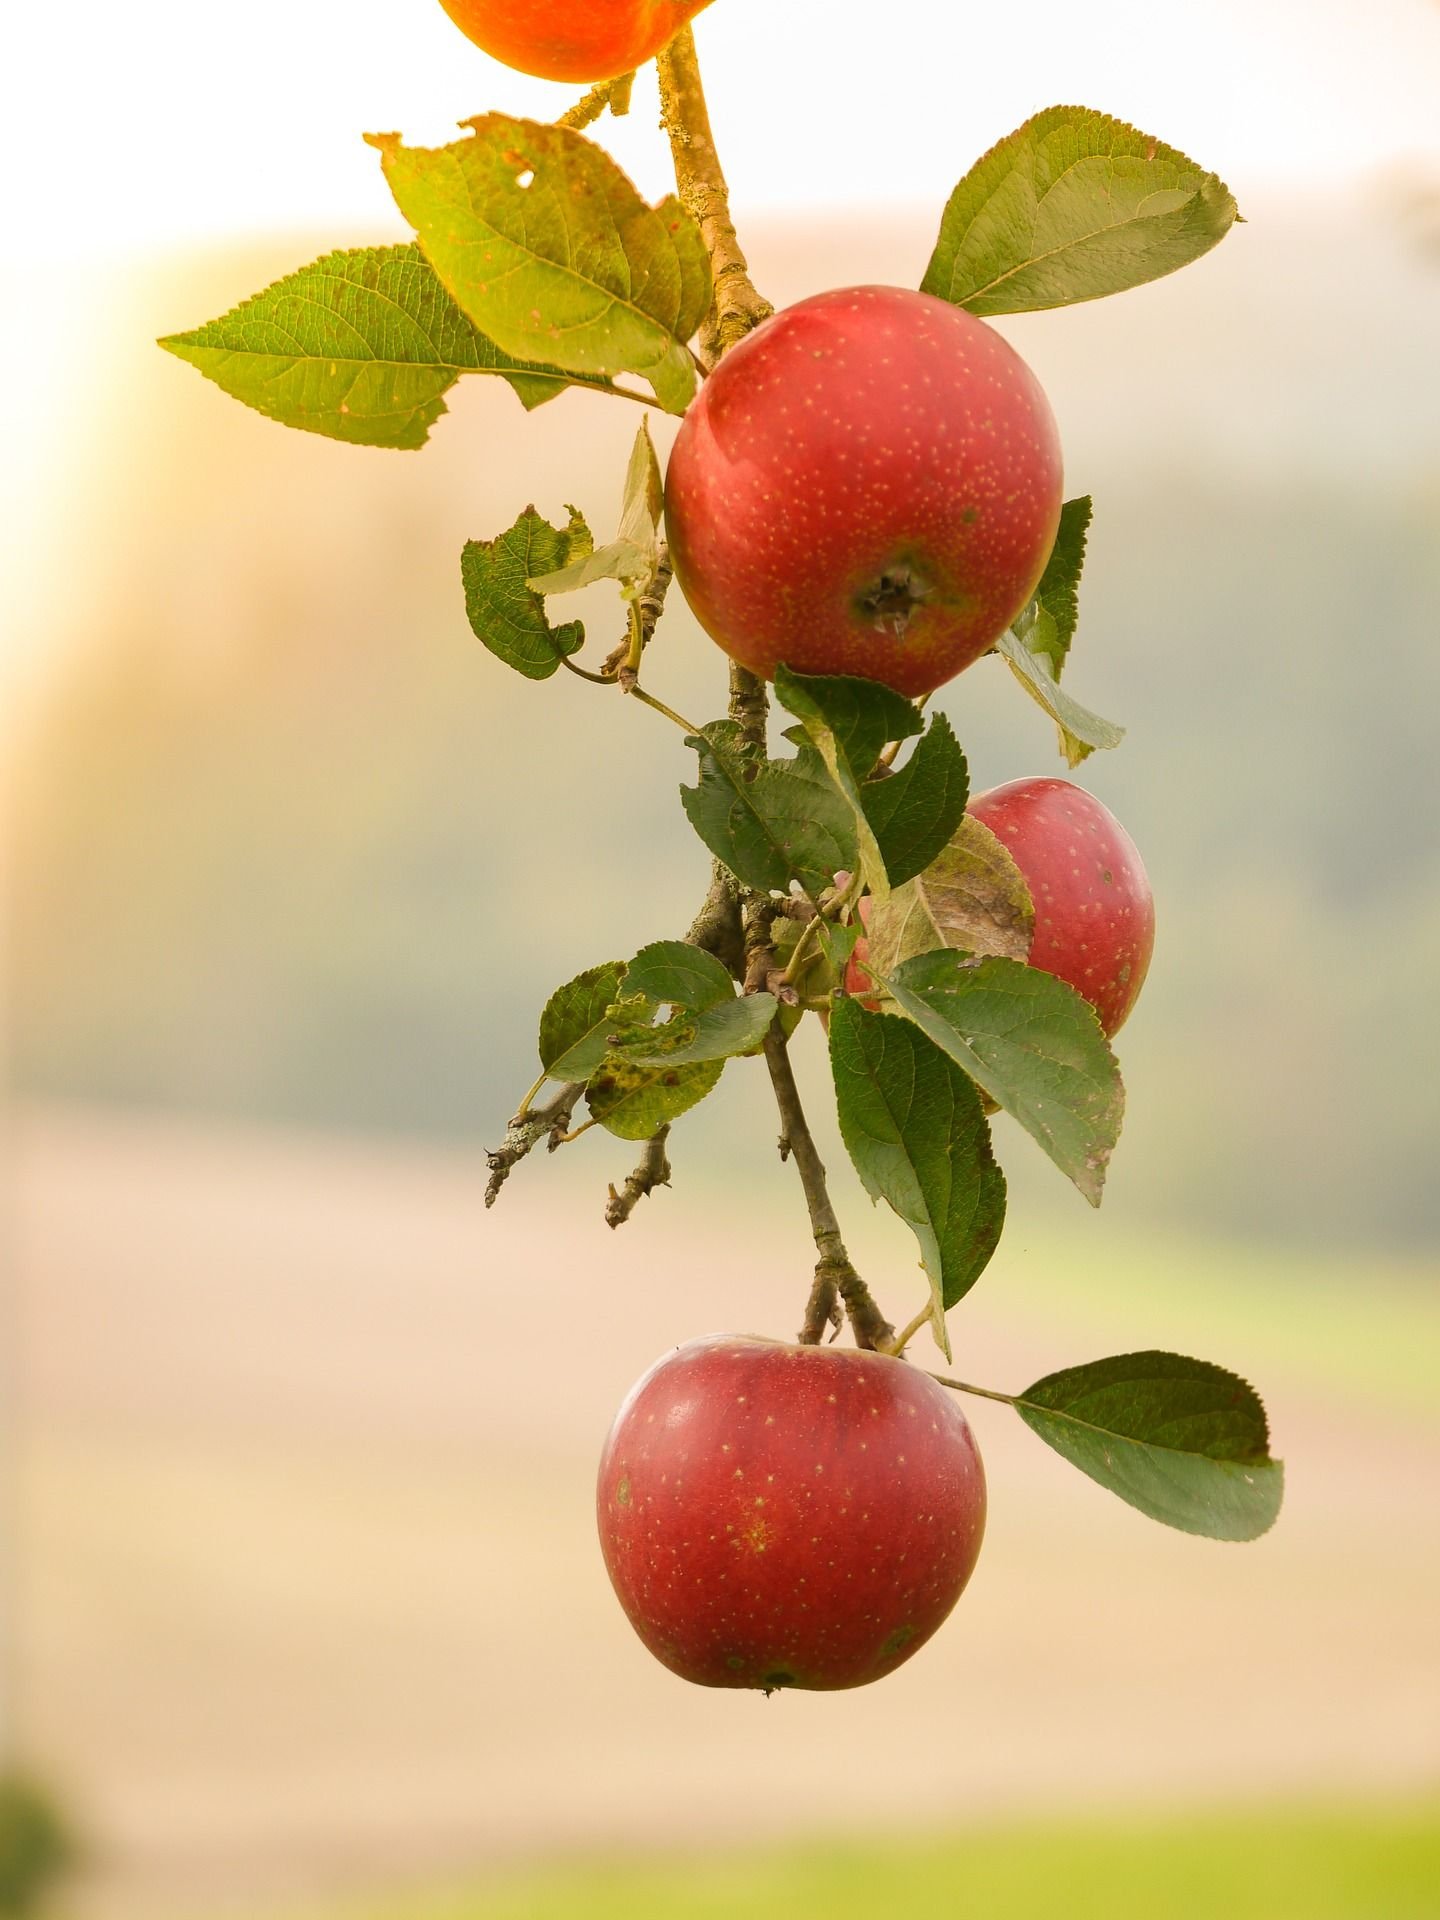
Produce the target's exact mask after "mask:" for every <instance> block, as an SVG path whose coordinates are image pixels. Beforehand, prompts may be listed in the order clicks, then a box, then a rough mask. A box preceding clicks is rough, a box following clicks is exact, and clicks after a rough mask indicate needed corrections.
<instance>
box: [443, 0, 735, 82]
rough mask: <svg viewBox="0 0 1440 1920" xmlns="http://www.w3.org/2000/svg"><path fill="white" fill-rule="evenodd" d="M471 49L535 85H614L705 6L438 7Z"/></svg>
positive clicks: (539, 3)
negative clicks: (557, 82) (527, 77)
mask: <svg viewBox="0 0 1440 1920" xmlns="http://www.w3.org/2000/svg"><path fill="white" fill-rule="evenodd" d="M441 4H442V6H443V7H444V9H445V11H446V12H447V13H448V14H449V16H450V18H451V19H452V20H453V21H454V22H455V24H456V26H457V27H459V29H460V31H461V32H462V33H464V34H465V35H467V36H468V38H469V39H471V40H473V41H474V42H475V44H476V46H477V47H483V48H484V50H485V52H486V53H488V54H491V55H493V57H494V58H495V59H496V60H503V61H504V63H505V65H506V66H507V67H518V68H519V70H520V71H521V73H533V74H537V75H538V76H539V77H540V79H542V80H575V81H580V80H613V79H614V78H615V76H616V75H617V74H621V73H629V72H630V71H631V70H632V68H635V67H638V66H642V65H643V64H644V62H645V61H647V60H650V59H653V57H654V56H655V55H656V54H657V53H658V52H659V51H660V49H661V48H662V47H663V46H665V45H666V44H667V42H668V41H670V40H673V39H674V37H675V35H676V34H677V33H678V32H679V31H680V29H681V27H683V26H684V25H685V23H686V21H687V20H692V19H693V18H694V17H695V15H696V14H697V13H699V11H700V9H701V8H702V7H704V6H708V4H709V0H441Z"/></svg>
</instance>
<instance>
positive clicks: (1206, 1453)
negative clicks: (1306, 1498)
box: [1015, 1353, 1284, 1540]
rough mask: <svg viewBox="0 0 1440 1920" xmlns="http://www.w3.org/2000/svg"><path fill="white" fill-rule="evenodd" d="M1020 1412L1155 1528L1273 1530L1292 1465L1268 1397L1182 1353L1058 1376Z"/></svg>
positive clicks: (1218, 1535) (1131, 1358) (1242, 1534)
mask: <svg viewBox="0 0 1440 1920" xmlns="http://www.w3.org/2000/svg"><path fill="white" fill-rule="evenodd" d="M1015 1410H1016V1412H1017V1413H1018V1414H1019V1415H1020V1418H1021V1419H1022V1420H1023V1421H1024V1422H1025V1424H1026V1425H1027V1426H1028V1427H1031V1428H1032V1429H1033V1430H1034V1431H1035V1432H1036V1433H1038V1434H1039V1436H1040V1438H1041V1439H1042V1440H1043V1441H1045V1443H1046V1444H1047V1446H1051V1447H1053V1448H1054V1449H1055V1451H1056V1452H1057V1453H1059V1454H1063V1455H1064V1457H1065V1458H1066V1459H1067V1460H1068V1461H1069V1462H1070V1463H1071V1465H1072V1466H1076V1467H1079V1469H1080V1471H1081V1472H1082V1473H1088V1474H1089V1476H1090V1478H1091V1479H1092V1480H1097V1481H1098V1482H1099V1483H1100V1485H1101V1486H1102V1487H1107V1488H1108V1489H1109V1490H1110V1492H1111V1493H1118V1494H1119V1496H1120V1498H1121V1499H1122V1500H1125V1501H1128V1502H1129V1504H1130V1505H1131V1506H1132V1507H1138V1508H1139V1509H1140V1511H1141V1513H1144V1514H1148V1515H1149V1517H1150V1518H1151V1519H1152V1520H1160V1521H1163V1523H1164V1524H1165V1525H1166V1526H1167V1527H1179V1528H1180V1530H1181V1531H1182V1532H1183V1533H1199V1534H1203V1535H1204V1536H1205V1537H1206V1538H1207V1539H1210V1540H1255V1539H1258V1538H1259V1536H1260V1535H1261V1534H1262V1533H1265V1532H1266V1531H1267V1530H1268V1529H1269V1528H1270V1527H1272V1526H1273V1525H1274V1524H1275V1519H1276V1516H1277V1515H1278V1514H1279V1512H1280V1501H1281V1496H1282V1494H1283V1492H1284V1468H1283V1467H1282V1466H1281V1463H1280V1462H1279V1461H1278V1460H1272V1459H1271V1457H1270V1431H1269V1425H1268V1422H1267V1421H1266V1418H1265V1409H1264V1407H1263V1406H1262V1405H1261V1403H1260V1397H1259V1395H1258V1394H1257V1393H1256V1392H1255V1389H1254V1388H1253V1387H1252V1386H1249V1385H1248V1384H1247V1383H1246V1382H1245V1381H1244V1380H1242V1379H1240V1377H1239V1376H1238V1375H1237V1374H1233V1373H1227V1372H1226V1370H1225V1369H1224V1368H1223V1367H1216V1366H1212V1365H1211V1364H1210V1362H1209V1361H1207V1360H1187V1359H1185V1358H1184V1357H1183V1356H1182V1355H1180V1354H1178V1353H1126V1354H1120V1355H1118V1356H1116V1357H1115V1358H1114V1359H1110V1360H1097V1361H1095V1362H1094V1363H1093V1364H1092V1365H1090V1366H1086V1367H1071V1368H1069V1369H1067V1370H1066V1371H1065V1372H1064V1373H1052V1374H1049V1375H1047V1377H1046V1378H1045V1379H1044V1380H1038V1381H1037V1382H1036V1383H1035V1385H1034V1386H1033V1387H1029V1388H1027V1389H1026V1391H1025V1392H1024V1393H1022V1394H1020V1395H1019V1396H1018V1397H1017V1398H1016V1401H1015Z"/></svg>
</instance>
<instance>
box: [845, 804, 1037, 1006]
mask: <svg viewBox="0 0 1440 1920" xmlns="http://www.w3.org/2000/svg"><path fill="white" fill-rule="evenodd" d="M1034 937H1035V909H1034V906H1033V905H1032V904H1031V900H1030V889H1029V888H1028V887H1027V886H1026V884H1025V876H1024V874H1022V873H1021V871H1020V869H1019V868H1018V867H1017V866H1016V864H1015V862H1014V860H1013V859H1012V858H1011V856H1010V851H1009V849H1008V848H1007V847H1006V846H1005V845H1004V844H1003V842H1002V841H1000V840H999V839H998V838H997V837H996V836H995V835H994V834H993V833H992V832H991V831H990V829H989V827H987V826H984V825H983V824H982V823H981V822H980V821H979V820H975V819H972V818H971V816H970V815H969V814H968V813H967V814H966V816H965V818H964V819H963V820H962V821H961V822H960V825H959V827H958V828H957V829H956V830H955V832H954V833H953V834H952V835H951V837H950V842H949V845H948V846H947V847H946V848H945V849H944V851H943V852H942V853H940V854H939V855H938V856H937V857H936V858H935V859H934V860H932V861H931V863H930V865H929V866H928V867H926V869H925V871H924V872H923V873H920V874H917V875H916V876H915V878H914V879H913V880H909V881H907V882H906V883H905V885H904V886H903V887H897V888H896V889H895V891H894V892H893V893H892V894H891V895H890V898H889V899H888V900H887V901H886V902H885V904H884V905H883V906H878V905H872V907H871V909H870V924H869V927H868V929H867V938H868V941H869V964H870V965H871V966H873V967H874V968H875V970H876V972H877V973H880V974H889V973H893V972H894V970H895V968H896V967H898V966H899V965H900V964H901V963H902V962H903V961H906V960H911V959H913V958H914V957H915V956H916V955H917V954H921V953H934V952H935V951H936V950H937V949H939V948H941V947H951V948H954V949H955V950H956V951H958V952H961V953H971V954H992V955H999V956H1001V957H1003V958H1005V959H1009V960H1020V961H1024V960H1026V959H1028V957H1029V954H1030V943H1031V941H1032V940H1033V939H1034Z"/></svg>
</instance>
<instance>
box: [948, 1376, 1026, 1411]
mask: <svg viewBox="0 0 1440 1920" xmlns="http://www.w3.org/2000/svg"><path fill="white" fill-rule="evenodd" d="M927 1371H928V1369H927ZM930 1378H931V1379H932V1380H935V1381H937V1382H938V1383H939V1384H940V1385H941V1386H942V1387H950V1388H951V1389H952V1390H953V1391H954V1392H956V1393H974V1394H978V1395H979V1397H980V1398H981V1399H982V1400H998V1401H999V1402H1000V1404H1001V1406H1002V1407H1014V1406H1018V1405H1019V1401H1018V1400H1017V1399H1016V1396H1015V1395H1014V1394H1013V1393H997V1392H996V1391H995V1389H994V1388H993V1387H972V1386H971V1384H970V1382H969V1381H968V1380H947V1379H946V1377H945V1375H944V1374H943V1373H932V1374H931V1375H930Z"/></svg>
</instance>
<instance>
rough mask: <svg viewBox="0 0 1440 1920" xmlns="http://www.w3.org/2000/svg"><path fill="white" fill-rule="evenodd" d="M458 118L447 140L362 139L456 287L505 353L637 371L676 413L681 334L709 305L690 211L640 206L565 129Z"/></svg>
mask: <svg viewBox="0 0 1440 1920" xmlns="http://www.w3.org/2000/svg"><path fill="white" fill-rule="evenodd" d="M462 125H463V126H465V127H467V128H468V129H469V130H470V137H469V138H468V139H465V140H458V141H456V142H454V144H453V145H451V146H448V147H435V148H424V147H407V146H405V145H404V144H403V143H402V141H401V140H400V137H399V136H398V135H397V134H376V135H370V136H368V137H369V138H370V141H371V144H372V145H373V146H376V147H378V148H379V150H380V154H381V159H382V162H383V164H384V168H385V177H386V179H387V181H388V182H389V185H390V190H391V192H392V193H393V194H394V196H395V200H396V203H397V205H398V206H399V208H400V211H401V212H402V213H403V214H404V215H405V218H406V219H407V220H408V221H409V222H410V224H411V226H412V227H414V229H415V231H416V233H417V234H418V235H419V239H420V244H421V246H422V247H423V248H424V249H425V254H426V257H427V258H428V259H429V261H430V263H431V265H432V266H433V267H434V268H435V271H436V272H437V273H438V274H439V276H440V278H441V280H442V281H443V282H444V283H445V286H446V287H447V288H448V289H449V292H450V294H451V296H452V298H453V299H454V300H455V301H456V302H457V303H458V304H459V305H460V306H461V307H462V308H463V309H464V311H465V312H466V313H467V314H469V316H470V318H471V319H472V320H473V321H474V322H475V324H476V326H477V327H479V328H480V330H481V331H482V332H483V333H484V334H485V335H486V336H487V338H489V339H491V340H494V341H495V342H496V343H497V344H498V345H499V346H501V347H503V348H504V350H505V351H506V352H507V353H513V354H517V355H520V356H522V357H524V358H530V357H538V358H543V359H544V360H545V361H546V362H547V363H549V364H553V365H555V366H557V367H561V368H564V369H565V370H567V371H569V372H573V373H582V374H589V375H592V376H599V377H602V378H608V377H610V376H612V375H614V374H618V373H634V374H638V375H639V376H640V377H641V378H642V379H644V380H646V381H648V382H649V384H650V385H651V386H652V387H653V388H654V391H655V397H656V399H657V400H659V402H660V404H661V405H662V406H663V407H664V408H666V410H667V411H668V412H670V413H683V412H684V411H685V408H686V407H687V406H688V404H689V402H690V400H691V398H692V397H693V395H694V392H695V363H694V361H693V359H692V357H691V354H690V349H689V346H688V344H687V343H688V342H689V340H690V338H691V336H692V335H693V334H694V332H695V330H696V329H697V327H698V326H699V324H700V322H701V320H702V319H703V318H704V315H705V312H706V309H707V308H708V306H709V304H710V262H709V256H708V255H707V253H706V250H705V244H704V242H703V240H702V239H701V237H700V230H699V228H698V227H697V226H696V224H695V222H694V221H693V220H692V219H691V217H690V215H689V214H688V213H686V212H685V210H684V208H683V207H682V206H681V205H680V203H679V201H678V200H676V199H675V198H674V197H673V196H672V197H670V198H667V199H665V200H663V201H662V202H661V203H660V204H659V206H657V207H650V206H647V205H646V203H645V202H644V200H642V199H641V197H640V195H639V194H638V193H637V192H636V190H635V188H634V187H633V186H632V184H631V183H630V181H629V180H628V179H627V178H626V176H625V175H624V174H623V173H622V172H621V170H620V168H619V167H618V166H616V164H615V162H614V161H613V160H612V159H611V158H610V156H609V155H608V154H607V153H606V152H605V151H604V149H603V148H601V147H598V146H596V145H595V144H594V142H593V141H590V140H587V139H586V138H585V136H584V135H583V134H581V133H578V132H576V131H575V130H574V129H573V128H570V127H560V126H554V125H545V124H542V123H540V122H537V121H533V120H516V119H511V118H510V117H509V116H508V115H505V114H500V113H489V114H482V115H480V116H479V117H478V118H477V119H474V120H468V121H464V122H462Z"/></svg>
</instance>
